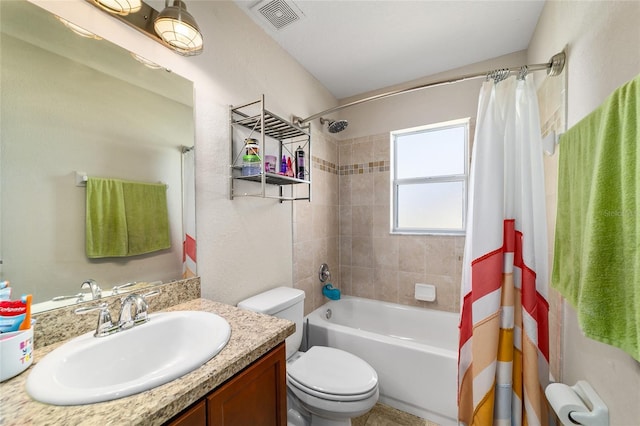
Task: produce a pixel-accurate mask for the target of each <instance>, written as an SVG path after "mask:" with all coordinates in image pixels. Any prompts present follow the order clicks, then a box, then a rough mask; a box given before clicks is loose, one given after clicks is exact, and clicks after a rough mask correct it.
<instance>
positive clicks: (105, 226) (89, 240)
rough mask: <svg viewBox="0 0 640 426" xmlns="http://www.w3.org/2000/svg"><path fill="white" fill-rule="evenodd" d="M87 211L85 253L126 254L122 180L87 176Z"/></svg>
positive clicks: (93, 255) (95, 255)
mask: <svg viewBox="0 0 640 426" xmlns="http://www.w3.org/2000/svg"><path fill="white" fill-rule="evenodd" d="M86 213H87V216H86V221H85V224H86V232H85V234H86V245H85V250H86V253H87V257H90V258H99V257H117V256H126V255H127V252H128V250H129V243H128V237H127V218H126V215H125V209H124V195H123V192H122V182H120V181H116V180H113V179H101V178H92V177H90V178H89V179H88V180H87V201H86Z"/></svg>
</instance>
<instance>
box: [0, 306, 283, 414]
mask: <svg viewBox="0 0 640 426" xmlns="http://www.w3.org/2000/svg"><path fill="white" fill-rule="evenodd" d="M181 310H182V311H184V310H191V311H205V312H213V313H216V314H218V315H220V316H221V317H223V318H225V319H226V320H227V321H228V322H229V324H230V325H231V338H230V339H229V342H228V343H227V345H226V346H225V348H224V349H222V351H221V352H220V353H218V354H217V355H216V356H215V357H214V358H212V359H211V360H210V361H208V362H207V363H205V364H204V365H203V366H201V367H200V368H198V369H196V370H194V371H192V372H191V373H188V374H186V375H184V376H182V377H180V378H178V379H176V380H174V381H172V382H169V383H167V384H164V385H161V386H158V387H156V388H153V389H150V390H148V391H145V392H142V393H139V394H135V395H132V396H129V397H126V398H121V399H116V400H112V401H107V402H103V403H96V404H88V405H75V406H54V405H48V404H43V403H40V402H37V401H34V400H33V399H31V398H30V397H29V395H28V394H27V393H26V392H25V382H26V380H27V377H28V375H29V373H30V370H31V368H33V366H32V367H30V369H28V370H26V371H25V372H24V373H22V374H20V375H18V376H16V377H14V378H12V379H10V380H8V381H6V382H4V383H2V384H0V405H1V406H2V410H0V424H3V425H6V426H9V425H25V424H34V425H35V424H65V425H72V424H94V423H95V424H114V425H115V424H117V425H145V426H146V425H163V424H166V425H180V426H185V425H192V424H193V425H206V424H216V425H224V424H273V425H284V424H286V381H285V355H284V354H285V351H284V340H285V338H286V337H287V336H289V335H291V334H292V333H293V332H294V330H295V325H294V323H292V322H290V321H286V320H282V319H278V318H275V317H271V316H267V315H261V314H257V313H254V312H248V311H244V310H241V309H238V308H236V307H233V306H230V305H225V304H222V303H217V302H213V301H210V300H206V299H195V300H191V301H188V302H184V303H180V304H178V305H175V306H172V307H170V308H167V309H165V311H181ZM63 343H64V342H60V343H56V344H52V345H49V346H46V347H43V348H38V349H36V350H35V352H34V354H35V359H34V365H35V364H37V363H38V361H39V360H41V359H42V358H43V357H44V356H45V355H47V354H48V353H49V352H51V351H52V350H54V349H55V348H57V347H59V346H60V345H62V344H63ZM167 343H168V344H170V336H167ZM194 344H197V342H194ZM123 350H127V348H123ZM252 416H254V417H252ZM255 419H259V420H260V421H259V422H256V421H254V420H255Z"/></svg>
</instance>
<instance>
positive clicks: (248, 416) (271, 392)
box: [207, 343, 287, 426]
mask: <svg viewBox="0 0 640 426" xmlns="http://www.w3.org/2000/svg"><path fill="white" fill-rule="evenodd" d="M285 368H286V360H285V347H284V343H281V344H280V345H279V346H277V347H276V348H274V349H273V350H272V351H271V352H269V353H268V354H266V355H265V356H263V357H262V358H260V359H259V360H257V361H256V362H254V363H253V364H251V365H250V366H249V367H247V368H246V369H245V370H243V371H242V372H240V373H238V374H237V375H236V376H234V377H233V378H231V379H229V381H228V382H226V383H225V384H223V385H222V386H221V387H220V388H218V389H217V390H215V391H214V392H213V393H211V394H210V395H209V396H207V412H208V413H207V416H208V420H209V422H208V424H209V425H211V426H223V425H224V426H248V425H251V426H286V424H287V382H286V370H285Z"/></svg>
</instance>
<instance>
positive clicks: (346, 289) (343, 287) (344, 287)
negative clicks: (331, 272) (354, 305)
mask: <svg viewBox="0 0 640 426" xmlns="http://www.w3.org/2000/svg"><path fill="white" fill-rule="evenodd" d="M351 270H352V268H351V266H345V265H340V287H339V288H340V291H341V292H342V293H344V294H350V295H353V286H352V285H351V281H352V280H351V276H352V274H351Z"/></svg>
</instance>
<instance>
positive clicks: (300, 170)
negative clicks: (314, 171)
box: [296, 146, 304, 179]
mask: <svg viewBox="0 0 640 426" xmlns="http://www.w3.org/2000/svg"><path fill="white" fill-rule="evenodd" d="M296 177H297V178H298V179H304V149H302V147H301V146H298V148H297V149H296Z"/></svg>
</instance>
